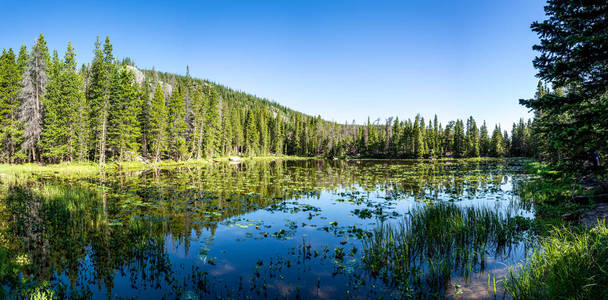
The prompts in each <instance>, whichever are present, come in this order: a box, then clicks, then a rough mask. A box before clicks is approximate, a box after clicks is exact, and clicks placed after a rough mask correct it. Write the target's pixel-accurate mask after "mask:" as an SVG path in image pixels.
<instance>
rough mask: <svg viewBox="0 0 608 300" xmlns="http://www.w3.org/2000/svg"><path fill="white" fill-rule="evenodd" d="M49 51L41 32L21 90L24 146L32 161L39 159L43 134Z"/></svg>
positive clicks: (33, 49)
mask: <svg viewBox="0 0 608 300" xmlns="http://www.w3.org/2000/svg"><path fill="white" fill-rule="evenodd" d="M48 65H49V51H48V48H47V46H46V41H45V40H44V36H43V35H42V34H40V36H39V37H38V40H37V41H36V44H34V47H33V48H32V52H31V53H30V55H29V59H28V62H27V66H26V69H25V72H24V74H23V85H22V88H21V92H20V98H21V107H20V118H19V120H20V121H21V122H23V124H24V133H23V143H22V145H21V147H22V148H23V151H24V153H25V154H26V156H28V157H30V159H31V160H32V161H37V160H38V155H39V151H38V146H39V145H38V144H39V142H40V136H41V134H42V122H43V120H42V118H43V109H44V108H43V97H44V94H45V93H46V85H47V83H48V81H49V77H48V75H47V73H46V72H47V70H48Z"/></svg>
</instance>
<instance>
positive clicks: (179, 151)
mask: <svg viewBox="0 0 608 300" xmlns="http://www.w3.org/2000/svg"><path fill="white" fill-rule="evenodd" d="M182 90H183V87H182V86H181V85H179V86H177V87H176V88H175V91H174V92H173V95H171V98H169V103H168V108H169V115H168V117H169V120H168V121H169V153H170V155H171V157H173V159H174V160H181V159H183V158H184V157H185V156H186V153H187V152H188V145H187V143H186V135H187V130H188V128H187V124H186V106H185V104H184V97H183V96H182Z"/></svg>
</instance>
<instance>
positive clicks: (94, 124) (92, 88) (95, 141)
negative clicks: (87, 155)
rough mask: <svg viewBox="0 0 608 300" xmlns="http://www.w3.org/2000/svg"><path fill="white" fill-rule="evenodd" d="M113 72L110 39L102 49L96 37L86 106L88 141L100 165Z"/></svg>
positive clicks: (104, 144) (105, 136)
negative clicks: (89, 136)
mask: <svg viewBox="0 0 608 300" xmlns="http://www.w3.org/2000/svg"><path fill="white" fill-rule="evenodd" d="M114 72H116V68H115V66H114V56H113V55H112V44H110V38H109V37H106V40H105V42H104V45H103V49H102V48H101V45H100V42H99V37H98V38H97V41H96V42H95V57H94V58H93V63H92V64H91V80H90V84H89V88H88V94H87V104H88V106H89V113H90V117H89V128H90V133H91V138H90V141H91V142H92V145H91V147H90V148H91V149H94V151H95V152H94V157H95V158H97V159H98V160H99V163H100V164H101V165H103V164H104V163H105V155H106V153H105V151H106V140H107V127H108V115H109V109H110V94H111V88H112V85H111V83H112V74H113V73H114Z"/></svg>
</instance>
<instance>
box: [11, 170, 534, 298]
mask: <svg viewBox="0 0 608 300" xmlns="http://www.w3.org/2000/svg"><path fill="white" fill-rule="evenodd" d="M526 162H527V161H526V160H521V159H474V160H435V161H430V160H425V161H417V160H351V161H329V160H276V161H247V162H245V163H240V164H230V163H227V162H226V163H224V162H222V163H215V164H205V165H200V166H192V165H184V166H180V167H171V168H161V169H158V170H141V171H125V172H119V171H116V172H108V173H106V174H104V175H99V176H87V177H70V178H67V177H62V176H58V175H53V174H44V175H36V176H34V177H33V178H34V179H29V180H27V181H28V182H27V183H22V184H15V185H13V186H11V187H10V188H6V189H5V191H4V192H3V193H4V194H5V195H4V201H3V206H2V207H1V210H2V214H1V218H2V219H1V224H2V228H0V231H1V232H2V245H3V247H4V249H3V250H2V254H3V255H4V256H5V257H8V259H10V260H12V261H16V268H17V269H16V272H18V273H19V274H20V276H22V277H23V278H24V280H26V279H27V280H28V282H29V284H33V283H35V284H37V285H45V286H46V287H47V288H49V289H52V290H54V294H55V296H58V297H59V298H62V297H70V298H92V299H107V298H112V299H122V298H140V299H160V298H166V299H176V298H177V299H208V298H233V299H243V298H250V299H264V298H272V299H275V298H279V299H284V298H288V299H306V298H320V299H339V298H349V299H350V298H354V299H366V298H387V299H390V298H402V297H414V298H431V299H434V298H454V299H486V298H487V299H494V297H495V296H496V297H498V298H501V299H502V298H503V296H505V295H504V292H503V291H502V288H501V285H500V281H501V279H502V278H503V277H504V276H505V274H506V268H507V265H510V264H515V263H517V262H520V261H521V260H522V259H524V258H525V256H526V254H527V252H528V250H529V249H530V247H532V246H533V245H534V234H533V233H532V230H531V229H530V226H529V224H530V222H531V220H532V219H533V218H534V207H533V206H532V205H530V204H529V203H528V202H527V201H525V199H520V197H519V193H518V189H519V186H520V184H521V183H522V182H526V181H527V180H529V177H530V175H528V174H526V172H525V164H526ZM23 181H26V180H23ZM5 186H6V185H5ZM406 236H407V238H405V237H406ZM401 237H404V238H403V240H400V238H401ZM394 240H398V241H394ZM397 244H398V245H397ZM391 247H395V249H401V250H398V251H397V250H393V248H391ZM383 249H384V250H383ZM385 250H389V251H385ZM395 253H399V254H398V255H397V254H395ZM4 287H5V289H6V290H11V289H13V292H15V290H17V289H21V290H23V289H26V288H27V284H26V287H23V286H21V287H18V286H17V285H15V283H10V282H7V283H5V285H4ZM506 298H508V296H506Z"/></svg>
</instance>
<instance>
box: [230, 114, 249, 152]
mask: <svg viewBox="0 0 608 300" xmlns="http://www.w3.org/2000/svg"><path fill="white" fill-rule="evenodd" d="M230 122H231V123H232V126H231V127H232V133H233V138H232V148H233V149H234V151H236V152H239V153H240V152H242V151H243V145H244V144H245V134H244V132H243V121H242V119H241V110H240V109H238V108H235V107H233V108H232V113H231V114H230Z"/></svg>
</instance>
